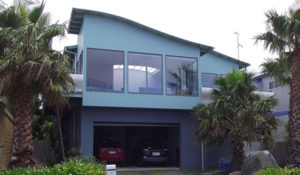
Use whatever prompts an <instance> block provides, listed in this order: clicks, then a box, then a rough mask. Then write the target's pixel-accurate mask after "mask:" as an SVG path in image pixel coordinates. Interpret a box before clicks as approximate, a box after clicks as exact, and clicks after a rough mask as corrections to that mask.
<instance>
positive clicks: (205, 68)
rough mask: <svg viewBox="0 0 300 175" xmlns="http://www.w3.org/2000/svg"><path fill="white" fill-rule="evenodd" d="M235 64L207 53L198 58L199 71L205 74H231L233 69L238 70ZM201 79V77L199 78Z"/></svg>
mask: <svg viewBox="0 0 300 175" xmlns="http://www.w3.org/2000/svg"><path fill="white" fill-rule="evenodd" d="M238 67H239V65H238V64H237V63H235V62H232V61H229V60H228V59H224V58H222V57H220V56H218V55H215V54H213V53H207V54H205V55H203V56H202V57H201V58H200V64H199V70H200V73H201V72H205V73H216V74H225V73H228V72H231V71H232V69H233V68H236V69H238ZM200 78H201V76H200Z"/></svg>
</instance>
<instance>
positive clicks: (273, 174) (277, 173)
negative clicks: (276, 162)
mask: <svg viewBox="0 0 300 175" xmlns="http://www.w3.org/2000/svg"><path fill="white" fill-rule="evenodd" d="M297 174H300V169H299V168H287V167H285V168H280V169H276V168H268V169H266V170H261V171H259V172H257V173H256V174H255V175H297Z"/></svg>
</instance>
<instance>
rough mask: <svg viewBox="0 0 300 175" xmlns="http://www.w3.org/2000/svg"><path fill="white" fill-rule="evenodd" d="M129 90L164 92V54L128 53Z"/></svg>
mask: <svg viewBox="0 0 300 175" xmlns="http://www.w3.org/2000/svg"><path fill="white" fill-rule="evenodd" d="M128 92H133V93H148V94H162V56H160V55H151V54H142V53H128Z"/></svg>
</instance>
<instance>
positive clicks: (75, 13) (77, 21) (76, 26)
mask: <svg viewBox="0 0 300 175" xmlns="http://www.w3.org/2000/svg"><path fill="white" fill-rule="evenodd" d="M85 14H89V15H95V16H102V17H106V18H111V19H113V20H117V21H121V22H124V23H127V24H130V25H133V26H136V27H139V28H141V29H143V30H146V31H149V32H152V33H154V34H157V35H160V36H162V37H166V38H169V39H171V40H174V41H177V42H181V43H184V44H188V45H191V46H195V47H198V48H200V50H201V52H202V54H201V55H204V54H205V53H208V52H211V53H212V54H216V55H218V56H220V57H223V58H225V59H228V60H230V61H233V62H236V63H238V64H240V65H241V66H242V67H247V66H249V65H250V64H248V63H246V62H243V61H240V60H238V59H235V58H232V57H229V56H227V55H224V54H221V53H219V52H216V51H213V49H214V48H213V47H211V46H207V45H203V44H199V43H195V42H192V41H188V40H185V39H182V38H179V37H176V36H173V35H170V34H167V33H164V32H161V31H159V30H156V29H153V28H151V27H148V26H145V25H143V24H140V23H138V22H135V21H132V20H130V19H127V18H123V17H120V16H117V15H112V14H109V13H104V12H99V11H93V10H86V9H79V8H73V9H72V12H71V17H70V21H69V27H68V33H70V34H79V32H80V29H81V26H82V22H83V17H84V15H85Z"/></svg>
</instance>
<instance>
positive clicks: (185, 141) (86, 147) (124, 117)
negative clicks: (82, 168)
mask: <svg viewBox="0 0 300 175" xmlns="http://www.w3.org/2000/svg"><path fill="white" fill-rule="evenodd" d="M154 121H155V123H168V124H179V125H180V144H179V145H180V167H181V168H185V169H201V149H200V146H199V145H197V144H196V143H195V142H194V140H193V136H192V132H193V129H194V128H195V127H196V122H195V121H194V120H193V119H192V118H191V116H190V111H187V110H162V109H130V108H100V107H83V109H82V122H81V128H82V129H81V149H82V156H85V155H93V122H119V123H122V122H129V123H130V122H131V123H153V122H154Z"/></svg>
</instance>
